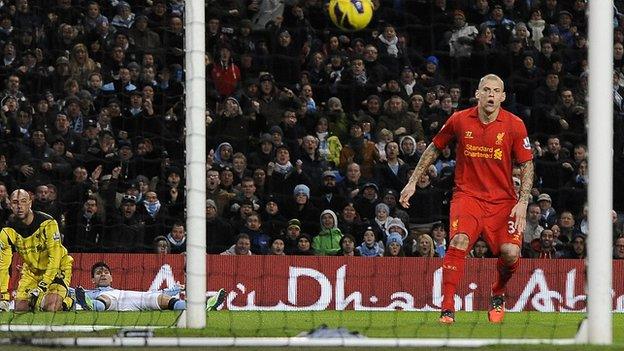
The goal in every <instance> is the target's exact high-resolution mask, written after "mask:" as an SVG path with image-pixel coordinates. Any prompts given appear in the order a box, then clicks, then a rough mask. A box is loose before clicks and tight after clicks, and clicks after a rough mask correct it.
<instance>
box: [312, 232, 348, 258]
mask: <svg viewBox="0 0 624 351" xmlns="http://www.w3.org/2000/svg"><path fill="white" fill-rule="evenodd" d="M341 238H342V232H341V231H340V229H338V228H332V229H324V230H321V232H320V233H319V235H317V236H316V237H314V239H313V240H312V248H314V253H316V254H317V255H319V256H334V255H336V254H337V253H338V251H339V250H340V239H341Z"/></svg>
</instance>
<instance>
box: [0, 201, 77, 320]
mask: <svg viewBox="0 0 624 351" xmlns="http://www.w3.org/2000/svg"><path fill="white" fill-rule="evenodd" d="M10 206H11V211H12V212H13V214H12V215H11V217H10V218H9V223H8V224H7V226H6V227H4V228H2V231H0V311H8V310H9V300H10V298H11V296H10V293H9V267H10V266H11V261H12V259H13V252H17V253H18V254H19V255H20V256H21V257H22V260H23V263H22V269H21V272H20V279H19V283H18V285H17V295H16V296H15V306H14V309H15V311H18V312H20V311H29V310H30V311H38V310H43V311H59V310H61V309H65V310H67V309H69V308H71V307H72V306H73V304H74V301H73V299H72V298H71V297H69V296H68V286H69V282H70V281H71V276H72V262H73V261H74V260H73V259H72V257H71V256H69V255H68V254H67V249H66V248H65V247H64V246H63V245H62V244H61V233H60V232H59V228H58V223H57V222H56V220H54V218H52V217H51V216H49V215H47V214H45V213H43V212H38V211H33V210H32V208H31V206H32V198H31V197H30V194H29V193H28V192H27V191H26V190H24V189H18V190H15V191H14V192H13V193H11V198H10Z"/></svg>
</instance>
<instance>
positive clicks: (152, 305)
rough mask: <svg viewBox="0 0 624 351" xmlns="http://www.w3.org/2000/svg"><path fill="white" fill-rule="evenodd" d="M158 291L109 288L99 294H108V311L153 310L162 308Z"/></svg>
mask: <svg viewBox="0 0 624 351" xmlns="http://www.w3.org/2000/svg"><path fill="white" fill-rule="evenodd" d="M161 294H162V293H160V292H158V291H147V292H143V291H130V290H119V289H113V290H107V291H102V292H101V293H100V294H99V295H98V296H106V297H107V298H108V299H109V300H110V306H109V307H108V309H107V311H153V310H160V306H159V305H158V296H160V295H161Z"/></svg>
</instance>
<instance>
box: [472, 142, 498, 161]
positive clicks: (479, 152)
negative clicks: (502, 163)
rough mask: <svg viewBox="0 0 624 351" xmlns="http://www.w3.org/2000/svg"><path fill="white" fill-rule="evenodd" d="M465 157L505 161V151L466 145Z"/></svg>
mask: <svg viewBox="0 0 624 351" xmlns="http://www.w3.org/2000/svg"><path fill="white" fill-rule="evenodd" d="M464 156H466V157H474V158H490V159H495V160H502V159H503V150H501V149H500V148H496V149H495V148H493V147H490V146H483V145H472V144H466V148H465V149H464Z"/></svg>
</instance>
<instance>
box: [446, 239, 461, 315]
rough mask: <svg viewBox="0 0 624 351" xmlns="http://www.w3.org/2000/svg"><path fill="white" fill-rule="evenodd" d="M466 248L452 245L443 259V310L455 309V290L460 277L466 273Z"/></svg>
mask: <svg viewBox="0 0 624 351" xmlns="http://www.w3.org/2000/svg"><path fill="white" fill-rule="evenodd" d="M465 263H466V250H460V249H457V248H455V247H452V246H450V247H449V248H448V250H447V251H446V254H445V255H444V260H443V261H442V294H443V295H444V298H443V299H442V310H443V311H444V310H450V311H455V291H456V290H457V283H459V278H461V276H462V275H463V274H464V264H465Z"/></svg>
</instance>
